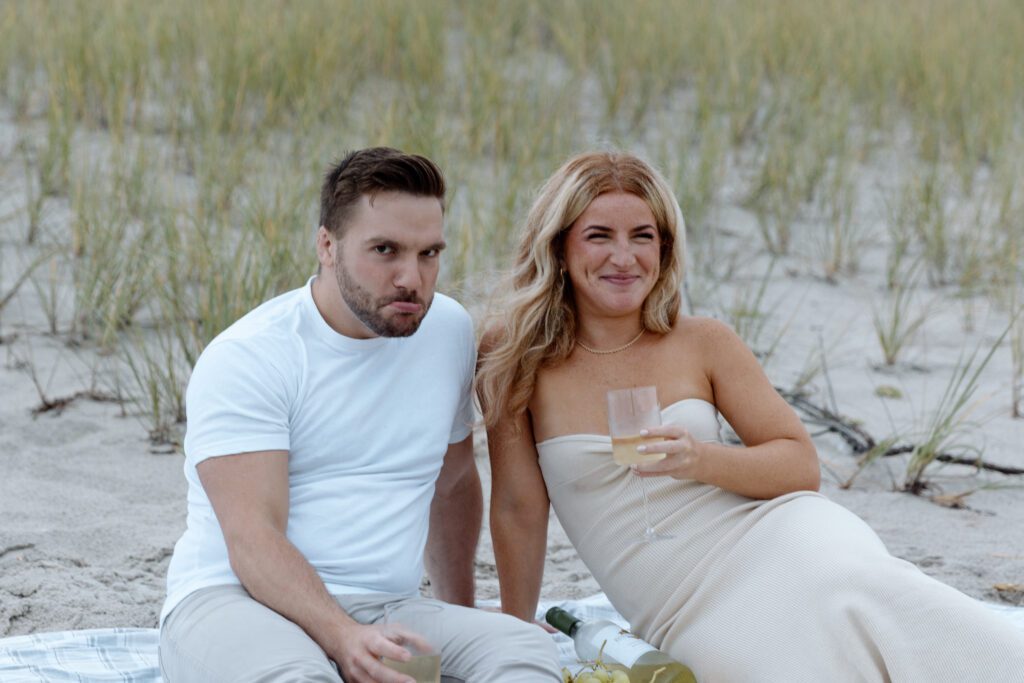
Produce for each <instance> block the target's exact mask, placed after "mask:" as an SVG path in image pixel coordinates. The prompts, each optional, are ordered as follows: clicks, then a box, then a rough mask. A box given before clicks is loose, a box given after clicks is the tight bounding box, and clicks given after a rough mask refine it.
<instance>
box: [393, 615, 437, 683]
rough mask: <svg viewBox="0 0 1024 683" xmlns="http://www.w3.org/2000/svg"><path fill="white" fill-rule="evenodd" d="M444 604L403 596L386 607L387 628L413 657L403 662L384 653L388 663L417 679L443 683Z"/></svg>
mask: <svg viewBox="0 0 1024 683" xmlns="http://www.w3.org/2000/svg"><path fill="white" fill-rule="evenodd" d="M443 612H444V608H443V607H442V606H441V605H440V604H439V603H437V602H427V601H422V600H402V601H400V602H392V603H389V604H388V605H386V606H385V607H384V630H385V633H387V634H388V636H389V637H391V638H392V639H393V640H395V641H396V642H397V643H398V644H399V645H401V646H402V647H404V648H405V649H406V650H408V651H409V654H411V655H412V657H411V658H410V659H409V661H407V662H399V661H396V660H394V659H389V658H387V657H384V658H383V659H382V661H383V662H384V666H386V667H388V668H389V669H393V670H395V671H397V672H399V673H403V674H405V675H407V676H412V678H413V679H414V680H415V681H416V683H441V646H442V645H443V643H444V620H443V619H442V618H441V617H442V614H443Z"/></svg>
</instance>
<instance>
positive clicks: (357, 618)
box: [160, 148, 560, 683]
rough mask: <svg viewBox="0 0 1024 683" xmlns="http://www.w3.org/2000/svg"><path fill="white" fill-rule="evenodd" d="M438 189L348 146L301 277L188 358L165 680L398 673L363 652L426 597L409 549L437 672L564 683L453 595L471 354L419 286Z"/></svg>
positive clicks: (468, 499)
mask: <svg viewBox="0 0 1024 683" xmlns="http://www.w3.org/2000/svg"><path fill="white" fill-rule="evenodd" d="M444 193H445V184H444V179H443V177H442V175H441V172H440V171H439V170H438V168H437V167H436V166H435V165H434V164H433V163H432V162H431V161H429V160H428V159H425V158H423V157H421V156H415V155H407V154H403V153H401V152H399V151H397V150H393V149H388V148H373V149H365V150H361V151H358V152H354V153H352V154H349V155H348V156H347V157H346V158H345V159H344V160H343V161H341V162H340V163H339V164H338V165H337V166H336V167H335V168H333V169H332V170H331V171H330V172H329V173H328V175H327V177H326V179H325V181H324V184H323V188H322V191H321V211H320V223H321V225H320V228H319V230H318V232H317V238H316V252H317V258H318V260H319V263H320V267H319V270H318V274H317V275H316V276H315V277H313V278H312V279H311V280H310V281H309V282H308V283H307V285H306V286H305V287H303V288H300V289H298V290H295V291H292V292H289V293H286V294H283V295H281V296H279V297H277V298H275V299H272V300H271V301H268V302H267V303H265V304H263V305H261V306H259V307H258V308H256V309H255V310H253V311H252V312H250V313H249V314H247V315H246V316H244V317H243V318H242V319H241V320H239V321H238V322H236V323H235V324H234V325H232V326H231V327H230V328H228V329H227V330H226V331H225V332H223V333H222V334H220V335H219V336H218V337H217V338H216V339H214V340H213V342H211V343H210V345H209V346H208V347H207V348H206V350H205V351H204V352H203V354H202V356H201V357H200V358H199V361H198V362H197V363H196V367H195V370H194V371H193V374H192V378H191V380H190V382H189V387H188V394H187V407H188V431H187V434H186V437H185V456H186V461H185V475H186V478H187V479H188V483H189V491H188V528H187V530H186V531H185V534H184V535H183V536H182V538H181V540H180V541H178V544H177V545H176V546H175V550H174V556H173V558H172V560H171V564H170V568H169V570H168V597H167V602H166V603H165V605H164V608H163V611H162V614H161V633H160V660H161V668H162V670H163V673H164V677H165V679H166V680H168V681H170V682H171V683H177V682H179V681H199V680H202V681H216V682H217V683H221V682H223V681H257V680H258V681H339V680H342V678H341V677H343V680H345V681H348V682H349V683H364V682H370V681H379V682H382V683H411V682H412V679H411V678H409V677H408V676H405V675H402V674H398V673H396V672H395V671H393V670H391V669H388V668H387V667H385V666H384V664H383V663H382V662H381V661H380V658H381V657H389V658H392V659H401V660H405V659H408V657H409V654H408V652H407V651H406V650H405V648H403V647H402V646H401V645H402V642H403V637H402V635H401V634H399V633H398V632H396V631H394V630H392V629H385V628H384V627H383V626H382V625H380V624H379V622H380V621H381V618H382V615H383V612H384V608H385V606H387V605H388V604H393V603H403V602H404V603H411V602H416V601H422V600H424V598H421V597H419V584H420V579H421V576H422V571H423V566H424V559H425V560H426V565H427V570H428V571H429V574H430V577H431V580H432V585H433V589H434V594H435V596H436V597H437V598H439V599H440V600H443V601H445V603H444V609H443V616H442V619H441V621H443V627H442V628H443V632H444V637H445V641H446V644H445V646H444V647H443V649H442V653H441V654H442V673H443V674H444V676H445V679H446V680H451V681H459V680H464V681H478V680H500V681H502V682H503V683H504V682H508V681H546V680H550V681H555V680H560V676H559V674H558V665H557V656H556V652H555V648H554V644H553V642H552V641H551V639H550V638H549V637H548V636H547V635H546V634H544V632H543V631H542V630H541V629H539V628H537V627H536V626H533V625H529V624H526V623H524V622H521V621H519V620H517V619H514V618H512V617H507V616H505V615H500V614H496V613H490V612H482V611H479V610H475V609H472V608H471V607H469V606H470V605H472V604H473V590H474V584H473V555H474V552H475V549H476V541H477V537H478V535H479V530H480V521H481V515H482V501H481V492H480V480H479V476H478V474H477V471H476V466H475V463H474V461H473V444H472V435H471V422H472V418H473V414H472V403H471V399H470V389H471V384H472V376H473V371H474V363H475V352H474V340H473V332H472V324H471V321H470V319H469V316H468V314H467V313H466V311H465V310H464V309H463V308H462V307H461V306H459V304H457V303H456V302H455V301H454V300H452V299H449V298H448V297H446V296H444V295H443V294H437V295H435V294H434V286H435V283H436V280H437V274H438V265H439V258H440V253H441V250H442V249H443V248H444V237H443V230H442V227H443V201H444ZM424 549H426V553H425V556H424ZM399 612H400V609H399ZM422 635H423V636H425V637H427V638H428V640H429V639H431V638H432V636H433V634H431V633H424V634H422ZM339 668H340V676H339V672H338V669H339Z"/></svg>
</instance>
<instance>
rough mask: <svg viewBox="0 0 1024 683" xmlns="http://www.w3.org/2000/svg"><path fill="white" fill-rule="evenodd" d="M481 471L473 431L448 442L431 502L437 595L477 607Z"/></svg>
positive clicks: (431, 568)
mask: <svg viewBox="0 0 1024 683" xmlns="http://www.w3.org/2000/svg"><path fill="white" fill-rule="evenodd" d="M483 509H484V504H483V493H482V492H481V489H480V474H479V472H477V469H476V462H475V461H474V460H473V437H472V435H470V436H468V437H466V438H465V439H463V440H462V441H460V442H458V443H454V444H451V445H450V446H448V451H447V453H445V456H444V465H443V466H442V467H441V474H440V475H439V476H438V478H437V487H436V491H435V493H434V500H433V502H432V503H431V505H430V534H429V536H428V537H427V552H426V558H425V561H426V565H427V572H428V573H429V574H430V581H431V585H432V586H433V589H434V597H436V598H438V599H440V600H444V601H446V602H451V603H454V604H456V605H467V606H470V607H472V606H473V602H474V590H475V583H474V580H473V577H474V567H473V560H474V559H475V557H476V545H477V541H478V540H479V539H480V524H481V521H482V519H483Z"/></svg>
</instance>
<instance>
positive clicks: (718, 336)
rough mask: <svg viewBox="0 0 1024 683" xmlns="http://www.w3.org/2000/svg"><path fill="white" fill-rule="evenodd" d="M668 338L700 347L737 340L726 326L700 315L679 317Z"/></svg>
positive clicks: (714, 319)
mask: <svg viewBox="0 0 1024 683" xmlns="http://www.w3.org/2000/svg"><path fill="white" fill-rule="evenodd" d="M669 336H671V337H673V338H678V339H680V340H685V341H687V342H690V343H697V344H700V345H702V346H703V345H705V344H718V343H722V342H723V341H732V340H735V339H737V335H736V333H735V332H734V331H733V329H732V328H731V327H729V326H728V325H727V324H725V323H723V322H722V321H721V320H718V319H716V318H709V317H707V316H701V315H680V316H679V317H678V318H677V319H676V323H675V325H674V326H673V327H672V332H671V333H670V335H669Z"/></svg>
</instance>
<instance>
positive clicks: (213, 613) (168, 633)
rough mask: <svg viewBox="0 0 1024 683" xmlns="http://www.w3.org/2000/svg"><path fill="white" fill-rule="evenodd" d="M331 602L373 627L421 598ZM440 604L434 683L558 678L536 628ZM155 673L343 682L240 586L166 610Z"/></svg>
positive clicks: (187, 680) (296, 632)
mask: <svg viewBox="0 0 1024 683" xmlns="http://www.w3.org/2000/svg"><path fill="white" fill-rule="evenodd" d="M335 598H336V599H337V600H338V604H339V605H341V607H342V608H343V609H344V610H345V611H346V612H348V614H349V616H351V617H352V618H353V619H355V620H356V621H358V622H359V623H362V624H372V623H375V622H377V621H380V620H381V619H382V618H383V616H384V607H385V605H387V604H389V603H393V602H398V601H405V600H413V601H416V600H426V598H406V597H402V596H395V595H387V594H381V593H373V594H369V595H340V596H335ZM435 602H436V601H435ZM441 604H443V605H444V606H445V609H444V611H443V619H444V631H445V641H446V644H445V646H444V647H443V648H442V651H441V680H442V681H446V682H448V683H455V682H457V681H458V682H462V681H465V682H467V683H475V682H481V683H482V682H484V681H501V683H519V682H522V683H527V682H529V683H543V682H544V681H550V682H554V681H561V680H562V678H561V674H560V673H559V671H560V667H559V665H558V652H557V649H556V647H555V644H554V641H553V640H552V639H551V637H550V636H549V635H548V634H546V633H544V631H542V630H541V629H540V628H539V627H537V626H536V625H533V624H527V623H525V622H523V621H520V620H519V619H516V618H515V617H511V616H508V615H505V614H496V613H494V612H484V611H482V610H477V609H470V608H468V607H459V606H457V605H448V604H447V603H441ZM424 635H425V636H428V637H429V636H430V634H429V633H425V634H424ZM160 671H161V673H162V674H163V677H164V681H165V682H166V683H191V682H192V681H209V682H211V683H229V682H230V681H239V682H244V683H276V682H278V681H289V682H294V681H324V682H327V681H330V682H331V683H338V681H342V680H344V679H343V678H342V676H341V675H340V674H339V673H338V670H337V667H336V666H335V664H334V662H332V661H331V660H329V659H328V658H327V655H326V654H325V653H324V651H323V650H322V649H320V646H319V645H317V644H316V643H315V642H314V641H313V639H312V638H310V637H309V636H308V635H306V632H305V631H303V630H302V629H301V628H299V627H298V626H297V625H296V624H294V623H292V622H291V621H288V620H287V619H285V618H284V617H283V616H281V615H280V614H278V613H277V612H275V611H273V610H272V609H270V608H269V607H267V606H265V605H263V604H262V603H259V602H257V601H256V600H254V599H253V598H252V597H250V596H249V594H248V593H247V592H246V591H245V589H244V588H242V587H241V586H213V587H211V588H204V589H202V590H199V591H196V592H195V593H193V594H191V595H189V596H188V597H187V598H185V599H184V600H183V601H182V602H181V603H180V604H178V606H177V607H175V608H174V610H173V611H172V612H171V613H170V614H169V615H168V616H167V619H165V620H164V624H163V627H162V628H161V629H160Z"/></svg>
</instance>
